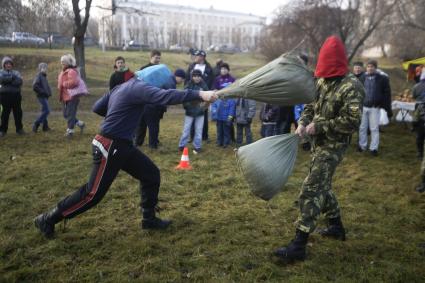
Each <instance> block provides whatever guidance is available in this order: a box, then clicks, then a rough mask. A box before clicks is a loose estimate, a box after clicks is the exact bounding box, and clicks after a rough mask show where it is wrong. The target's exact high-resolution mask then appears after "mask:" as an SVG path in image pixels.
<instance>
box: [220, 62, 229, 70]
mask: <svg viewBox="0 0 425 283" xmlns="http://www.w3.org/2000/svg"><path fill="white" fill-rule="evenodd" d="M220 67H221V68H225V69H227V71H230V67H229V64H227V63H223V64H221V66H220Z"/></svg>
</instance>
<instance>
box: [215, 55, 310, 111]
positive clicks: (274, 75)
mask: <svg viewBox="0 0 425 283" xmlns="http://www.w3.org/2000/svg"><path fill="white" fill-rule="evenodd" d="M217 94H218V95H219V97H221V98H237V97H243V98H248V99H252V100H257V101H262V102H266V103H270V104H275V105H283V106H289V105H296V104H305V103H310V102H312V101H313V100H314V98H315V94H316V89H315V85H314V80H313V74H312V72H311V71H310V70H309V69H308V68H307V66H306V65H305V64H304V63H303V62H302V60H301V59H300V58H298V56H295V55H292V54H284V55H282V56H280V57H279V58H277V59H275V60H274V61H272V62H270V63H268V64H267V65H265V66H263V67H261V68H260V69H258V70H256V71H254V72H252V73H251V74H249V75H247V76H245V77H243V78H241V79H239V80H237V81H236V82H234V83H233V84H231V85H229V86H228V87H226V88H224V89H222V90H220V91H218V92H217Z"/></svg>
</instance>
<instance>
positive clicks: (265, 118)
mask: <svg viewBox="0 0 425 283" xmlns="http://www.w3.org/2000/svg"><path fill="white" fill-rule="evenodd" d="M279 109H280V107H279V106H277V105H272V104H268V103H264V105H263V106H262V107H261V111H260V120H261V121H262V122H263V123H277V122H278V120H279Z"/></svg>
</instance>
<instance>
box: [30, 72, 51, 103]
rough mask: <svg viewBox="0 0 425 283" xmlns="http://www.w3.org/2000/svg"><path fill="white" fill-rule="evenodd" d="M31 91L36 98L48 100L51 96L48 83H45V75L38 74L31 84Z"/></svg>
mask: <svg viewBox="0 0 425 283" xmlns="http://www.w3.org/2000/svg"><path fill="white" fill-rule="evenodd" d="M32 89H33V90H34V91H35V93H36V94H37V97H40V98H48V97H49V96H51V95H52V90H51V89H50V86H49V82H48V81H47V76H46V74H45V73H41V72H39V73H38V74H37V75H36V76H35V78H34V81H33V83H32Z"/></svg>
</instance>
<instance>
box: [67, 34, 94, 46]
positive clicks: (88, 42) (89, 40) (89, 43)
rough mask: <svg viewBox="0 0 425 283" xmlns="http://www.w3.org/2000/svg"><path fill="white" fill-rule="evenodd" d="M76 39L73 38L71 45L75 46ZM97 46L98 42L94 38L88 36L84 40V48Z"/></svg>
mask: <svg viewBox="0 0 425 283" xmlns="http://www.w3.org/2000/svg"><path fill="white" fill-rule="evenodd" d="M74 41H75V37H72V40H71V44H72V45H74ZM94 45H97V42H96V40H95V39H94V38H93V37H90V36H87V37H85V38H84V46H94Z"/></svg>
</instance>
